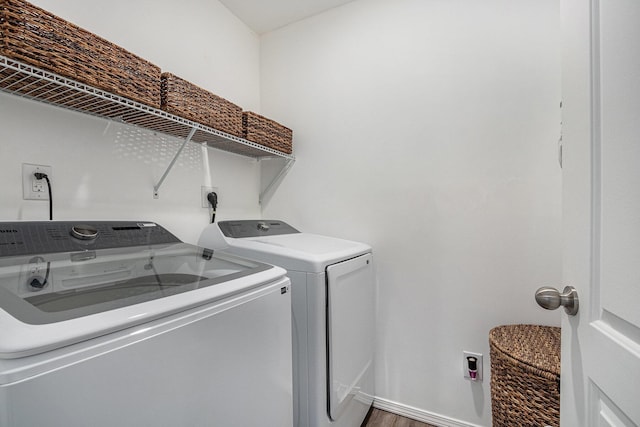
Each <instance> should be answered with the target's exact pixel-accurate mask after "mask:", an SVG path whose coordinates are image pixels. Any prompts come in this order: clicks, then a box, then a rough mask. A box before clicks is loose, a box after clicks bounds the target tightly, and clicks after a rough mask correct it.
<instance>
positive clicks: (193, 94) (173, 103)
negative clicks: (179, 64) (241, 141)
mask: <svg viewBox="0 0 640 427" xmlns="http://www.w3.org/2000/svg"><path fill="white" fill-rule="evenodd" d="M162 109H163V110H165V111H167V112H168V113H171V114H175V115H177V116H180V117H184V118H185V119H188V120H192V121H194V122H198V123H201V124H203V125H205V126H209V127H212V128H214V129H217V130H220V131H222V132H226V133H229V134H231V135H234V136H242V108H240V107H239V106H237V105H236V104H234V103H233V102H230V101H227V100H226V99H224V98H221V97H219V96H217V95H214V94H213V93H211V92H209V91H207V90H205V89H202V88H201V87H199V86H196V85H194V84H193V83H190V82H188V81H186V80H183V79H181V78H180V77H177V76H175V75H173V74H171V73H162Z"/></svg>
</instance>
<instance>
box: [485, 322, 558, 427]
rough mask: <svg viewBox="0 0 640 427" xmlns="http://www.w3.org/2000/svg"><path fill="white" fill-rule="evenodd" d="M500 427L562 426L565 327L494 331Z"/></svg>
mask: <svg viewBox="0 0 640 427" xmlns="http://www.w3.org/2000/svg"><path fill="white" fill-rule="evenodd" d="M489 346H490V355H491V412H492V415H493V426H494V427H511V426H513V427H544V426H552V427H558V426H559V425H560V328H556V327H551V326H540V325H505V326H498V327H496V328H494V329H492V330H491V332H490V333H489Z"/></svg>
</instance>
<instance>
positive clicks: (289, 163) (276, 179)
mask: <svg viewBox="0 0 640 427" xmlns="http://www.w3.org/2000/svg"><path fill="white" fill-rule="evenodd" d="M295 161H296V160H295V159H286V163H285V164H284V165H283V166H282V169H280V171H279V172H278V174H277V175H276V176H275V177H274V178H273V179H272V180H271V182H269V184H268V185H267V186H266V187H265V189H264V190H262V191H261V192H260V196H259V198H258V202H259V203H260V204H262V203H263V201H264V199H265V196H266V195H267V194H269V192H270V191H271V189H272V188H273V186H274V185H276V183H277V182H279V181H280V179H281V178H282V177H283V176H285V175H286V174H287V172H289V169H291V166H293V164H294V163H295Z"/></svg>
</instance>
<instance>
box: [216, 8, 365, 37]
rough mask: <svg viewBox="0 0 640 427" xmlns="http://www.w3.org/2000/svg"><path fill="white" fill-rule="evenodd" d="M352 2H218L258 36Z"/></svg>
mask: <svg viewBox="0 0 640 427" xmlns="http://www.w3.org/2000/svg"><path fill="white" fill-rule="evenodd" d="M351 1H353V0H220V2H221V3H222V4H224V5H225V6H226V7H227V8H228V9H229V10H230V11H231V12H232V13H233V14H234V15H236V16H237V17H238V18H239V19H240V20H241V21H242V22H244V23H245V24H246V25H247V26H248V27H249V28H251V29H252V30H253V31H255V32H256V33H258V34H263V33H266V32H269V31H271V30H275V29H276V28H280V27H283V26H285V25H288V24H291V23H292V22H296V21H300V20H301V19H304V18H308V17H309V16H312V15H316V14H318V13H321V12H324V11H325V10H328V9H331V8H334V7H336V6H340V5H343V4H345V3H350V2H351Z"/></svg>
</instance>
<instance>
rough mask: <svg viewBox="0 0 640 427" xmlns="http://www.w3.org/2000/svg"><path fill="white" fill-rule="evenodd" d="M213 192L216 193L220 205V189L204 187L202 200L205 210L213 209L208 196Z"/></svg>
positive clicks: (201, 189)
mask: <svg viewBox="0 0 640 427" xmlns="http://www.w3.org/2000/svg"><path fill="white" fill-rule="evenodd" d="M212 191H215V193H216V194H217V195H218V204H220V191H219V190H218V187H207V186H205V185H203V186H202V187H200V200H202V207H203V208H210V207H211V204H210V203H209V200H207V195H208V194H209V193H211V192H212Z"/></svg>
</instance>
